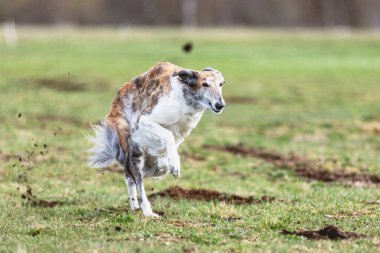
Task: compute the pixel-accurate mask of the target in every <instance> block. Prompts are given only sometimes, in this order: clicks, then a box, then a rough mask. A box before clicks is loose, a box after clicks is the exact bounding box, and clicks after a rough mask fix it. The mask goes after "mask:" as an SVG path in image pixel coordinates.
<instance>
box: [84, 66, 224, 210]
mask: <svg viewBox="0 0 380 253" xmlns="http://www.w3.org/2000/svg"><path fill="white" fill-rule="evenodd" d="M223 84H224V78H223V76H222V74H221V73H220V72H219V71H217V70H214V69H212V68H206V69H204V70H202V71H194V70H189V69H183V68H181V67H179V66H176V65H174V64H171V63H167V62H162V63H158V64H156V65H155V66H153V67H152V68H151V69H149V70H148V71H147V72H145V73H144V74H142V75H140V76H138V77H136V78H134V79H133V80H131V81H129V82H127V83H126V84H125V85H124V86H122V87H121V88H120V89H119V91H118V92H117V94H116V97H115V98H114V100H113V102H112V106H111V109H110V112H109V113H108V116H107V117H106V119H105V120H104V121H103V122H102V123H101V124H99V125H95V126H93V128H94V131H95V136H93V137H90V140H91V141H92V142H93V144H94V147H93V148H92V149H90V153H91V156H90V160H89V164H90V166H91V167H95V168H100V167H105V166H109V165H110V164H112V163H113V162H114V161H115V160H116V161H117V162H119V163H120V164H121V165H122V166H123V167H124V169H125V182H126V184H127V188H128V194H129V200H130V206H131V209H132V210H134V209H138V208H139V207H141V209H142V211H143V214H144V215H145V216H147V217H157V214H156V213H154V212H153V211H152V207H151V205H150V203H149V200H148V198H147V195H146V193H145V189H144V185H143V178H144V177H160V176H164V175H167V174H168V173H169V172H170V173H171V174H172V175H173V176H174V177H175V178H179V177H180V173H181V170H180V167H181V165H180V164H181V163H180V158H179V155H178V153H177V149H178V147H179V145H180V144H181V143H182V142H183V140H184V139H185V138H186V137H187V136H188V135H189V134H190V132H191V130H192V129H193V128H195V126H196V125H197V124H198V122H199V120H200V119H201V117H202V115H203V113H204V111H205V110H207V109H210V110H211V111H213V112H214V113H217V114H219V113H221V112H222V110H223V108H224V106H225V102H224V99H223V97H222V86H223ZM136 188H137V192H136ZM137 193H138V194H139V197H140V198H139V200H140V201H138V199H137Z"/></svg>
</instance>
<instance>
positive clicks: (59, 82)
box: [34, 77, 109, 92]
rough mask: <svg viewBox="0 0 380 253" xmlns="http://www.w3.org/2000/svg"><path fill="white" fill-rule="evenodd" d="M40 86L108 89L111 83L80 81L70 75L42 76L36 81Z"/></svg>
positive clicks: (85, 89)
mask: <svg viewBox="0 0 380 253" xmlns="http://www.w3.org/2000/svg"><path fill="white" fill-rule="evenodd" d="M34 83H35V86H36V87H39V88H48V89H52V90H57V91H65V92H82V91H87V90H106V89H108V87H109V85H108V84H107V83H106V82H104V81H99V80H97V81H94V82H91V83H85V82H80V81H77V80H74V79H73V78H69V77H55V78H40V79H37V80H35V81H34Z"/></svg>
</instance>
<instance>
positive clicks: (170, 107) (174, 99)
mask: <svg viewBox="0 0 380 253" xmlns="http://www.w3.org/2000/svg"><path fill="white" fill-rule="evenodd" d="M203 112H204V111H203V110H202V111H199V110H198V111H195V110H194V109H192V108H191V107H189V105H187V104H186V101H185V99H184V97H183V94H182V90H180V89H178V88H174V89H172V90H171V92H170V95H169V96H164V97H162V98H161V99H160V100H159V102H158V103H157V105H156V107H155V108H154V109H153V111H152V113H151V115H150V116H149V118H150V119H151V120H152V121H154V122H156V123H158V124H160V125H161V126H163V127H165V128H166V129H168V130H169V131H171V132H172V133H173V135H174V138H175V139H176V141H178V140H182V139H183V138H185V137H186V136H187V135H188V134H189V133H190V131H191V130H192V129H193V128H195V127H196V125H197V124H198V122H199V120H200V119H201V117H202V115H203Z"/></svg>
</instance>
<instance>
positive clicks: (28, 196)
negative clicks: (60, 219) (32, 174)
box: [21, 186, 67, 207]
mask: <svg viewBox="0 0 380 253" xmlns="http://www.w3.org/2000/svg"><path fill="white" fill-rule="evenodd" d="M21 198H23V199H25V200H26V201H27V203H28V204H29V205H31V206H34V207H55V206H61V205H65V204H67V203H66V202H62V201H46V200H42V199H38V198H36V197H35V196H34V195H33V193H32V188H31V187H30V186H27V187H26V192H25V193H23V194H21Z"/></svg>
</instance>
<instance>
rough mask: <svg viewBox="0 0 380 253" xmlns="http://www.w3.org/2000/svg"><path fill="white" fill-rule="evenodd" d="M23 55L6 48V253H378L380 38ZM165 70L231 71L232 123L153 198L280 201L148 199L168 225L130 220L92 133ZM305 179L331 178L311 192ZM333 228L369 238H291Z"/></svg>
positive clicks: (54, 49) (70, 49)
mask: <svg viewBox="0 0 380 253" xmlns="http://www.w3.org/2000/svg"><path fill="white" fill-rule="evenodd" d="M19 39H20V40H19V44H18V46H17V47H15V48H7V47H6V46H5V43H4V41H2V40H0V59H1V60H0V91H1V92H0V108H1V110H0V119H1V124H0V136H1V138H0V252H14V251H17V252H126V251H128V252H210V251H220V252H252V251H255V252H379V250H380V222H379V220H380V187H379V185H380V182H378V181H376V180H377V179H378V178H379V177H380V167H379V163H380V156H379V151H380V141H379V137H380V136H379V135H380V103H379V101H380V37H379V36H378V35H373V34H370V33H364V32H356V33H352V34H349V33H343V34H342V33H339V34H336V33H333V32H310V31H289V32H279V31H271V32H269V31H250V30H242V29H236V30H202V31H196V30H188V31H187V30H170V29H166V30H148V29H141V30H137V29H130V30H128V29H125V30H120V29H119V30H117V29H86V30H84V29H83V30H77V29H73V30H71V29H54V28H45V29H44V28H30V27H29V28H21V29H19ZM187 41H192V42H193V44H194V49H193V51H192V52H191V53H190V54H185V53H184V52H182V50H181V47H182V45H183V44H184V43H185V42H187ZM158 61H170V62H173V63H175V64H177V65H181V66H184V67H187V68H193V69H202V68H204V67H206V66H212V67H214V68H216V69H219V70H220V71H222V73H223V74H224V77H225V79H226V81H227V84H226V85H225V88H224V97H225V99H226V100H227V108H226V110H225V111H224V113H223V114H222V115H220V116H216V115H213V114H211V113H210V112H207V113H206V114H205V116H204V118H203V119H202V120H201V122H200V124H199V126H198V127H197V128H196V129H195V130H194V131H193V133H192V134H191V135H190V137H189V138H188V139H187V140H186V141H185V142H184V144H183V145H182V146H181V148H180V154H181V157H182V158H181V159H182V177H181V179H180V180H174V179H173V178H172V177H171V176H168V177H167V178H165V179H163V180H152V179H148V180H146V181H145V182H146V183H145V184H146V189H147V191H148V193H149V194H152V193H157V192H160V191H163V190H165V189H167V188H169V187H172V186H180V187H182V188H184V189H208V190H216V191H218V192H222V193H228V194H236V195H241V196H253V197H255V198H261V197H262V196H270V197H274V198H275V199H276V200H275V201H269V202H266V201H262V202H259V203H253V204H245V205H238V204H233V203H232V204H231V203H224V202H220V201H190V200H186V199H177V200H175V199H172V198H168V197H158V198H151V202H152V204H153V209H154V210H156V211H158V212H164V214H163V217H161V218H160V219H158V220H152V219H147V218H144V217H143V216H142V213H141V212H130V211H128V196H127V189H126V187H125V185H124V180H123V176H122V174H120V173H118V168H117V167H112V168H108V169H107V170H94V169H89V168H88V167H87V166H86V159H87V154H86V150H87V149H88V148H89V143H88V142H87V141H86V139H85V138H84V133H91V131H90V126H89V122H91V121H92V122H95V121H97V120H100V119H102V118H103V117H104V116H105V115H106V114H107V112H108V109H109V105H110V102H111V99H112V97H113V96H114V94H115V92H116V90H117V89H118V88H119V87H120V86H121V85H122V84H123V83H124V82H125V81H127V80H129V79H131V78H132V77H134V76H136V75H138V74H140V73H142V72H144V71H146V70H147V69H148V68H149V67H150V66H152V65H153V64H155V63H156V62H158ZM237 144H240V146H236V145H237ZM231 145H235V146H234V147H235V149H239V148H240V149H243V150H240V151H239V150H237V151H236V150H235V151H233V152H231V150H229V149H227V148H226V146H231ZM226 151H230V152H226ZM260 152H261V153H260ZM239 153H240V154H239ZM276 157H277V158H276ZM297 157H298V158H297ZM301 167H302V168H303V169H305V170H306V171H307V170H308V169H309V170H313V172H315V173H317V172H318V170H320V171H322V173H320V174H322V176H324V175H329V173H332V174H334V172H336V173H335V174H334V175H335V176H334V178H332V179H331V180H330V181H331V182H325V181H328V180H325V179H323V178H322V179H319V178H317V179H319V180H312V179H310V178H307V177H308V176H305V174H302V175H300V174H299V169H300V168H301ZM314 170H316V171H314ZM297 171H298V172H297ZM340 175H343V176H342V177H339V176H340ZM344 175H348V176H344ZM352 175H353V176H352ZM369 175H372V176H369ZM311 177H312V176H311ZM335 179H336V181H334V180H335ZM370 179H371V180H370ZM28 188H29V189H30V190H29V191H28ZM22 196H23V197H22ZM270 197H269V198H270ZM267 198H268V197H267ZM54 201H58V202H54ZM49 206H53V207H49ZM327 225H333V226H336V227H337V228H339V229H340V230H342V231H349V232H355V233H357V234H363V235H366V237H365V238H358V239H349V240H336V241H335V240H329V239H322V240H309V239H306V238H305V237H299V236H294V235H284V234H282V233H281V231H282V230H284V229H285V230H289V231H295V230H319V229H321V228H323V227H325V226H327Z"/></svg>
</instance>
